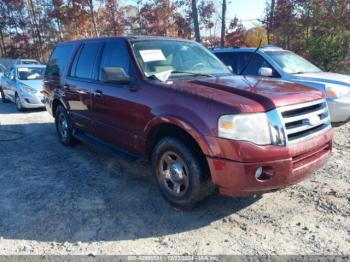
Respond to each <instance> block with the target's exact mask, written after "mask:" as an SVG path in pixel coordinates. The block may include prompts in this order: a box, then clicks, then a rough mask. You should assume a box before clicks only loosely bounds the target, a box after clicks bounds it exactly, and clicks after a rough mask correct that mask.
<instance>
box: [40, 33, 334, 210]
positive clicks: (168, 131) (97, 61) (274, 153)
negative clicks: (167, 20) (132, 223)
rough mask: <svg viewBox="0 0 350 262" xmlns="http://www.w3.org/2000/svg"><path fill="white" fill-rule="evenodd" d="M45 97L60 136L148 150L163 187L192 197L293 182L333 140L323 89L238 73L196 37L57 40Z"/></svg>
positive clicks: (144, 153)
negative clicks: (62, 41)
mask: <svg viewBox="0 0 350 262" xmlns="http://www.w3.org/2000/svg"><path fill="white" fill-rule="evenodd" d="M44 93H45V96H44V100H45V104H46V107H47V110H48V112H50V113H51V114H52V115H53V116H54V117H55V122H56V127H57V132H58V136H59V139H60V141H61V142H62V143H63V144H65V145H71V144H72V143H73V142H74V140H75V139H78V140H84V141H86V140H88V141H91V142H92V141H94V142H96V141H97V142H99V143H100V144H103V145H106V146H109V147H112V148H114V149H115V150H119V151H122V152H124V153H127V154H129V155H131V156H135V157H138V158H144V159H150V160H151V162H152V169H153V173H154V174H155V175H156V177H157V181H158V184H159V188H160V191H161V192H162V194H163V196H164V197H165V198H166V199H167V200H168V201H170V202H171V203H172V204H174V205H176V206H180V207H187V208H189V207H193V206H194V205H195V204H196V203H197V202H198V201H199V200H201V199H203V198H204V197H205V196H207V195H208V194H209V193H210V192H211V191H212V189H213V188H215V187H214V185H215V186H216V187H218V189H219V190H220V192H221V193H223V194H225V195H231V196H242V195H252V194H260V193H264V192H268V191H273V190H276V189H279V188H283V187H286V186H288V185H291V184H293V183H296V182H298V181H300V180H302V179H304V178H305V177H306V176H308V175H310V174H311V173H312V172H313V171H315V170H316V169H318V168H319V167H321V166H322V165H323V164H324V163H325V161H326V159H327V158H328V156H329V155H330V151H331V147H332V131H331V126H330V122H329V114H328V108H327V104H326V102H325V100H324V95H323V93H322V92H320V91H318V90H316V89H311V88H308V87H304V86H301V85H296V84H292V83H290V82H285V81H275V80H270V79H264V78H253V77H242V76H235V75H233V74H232V73H231V71H230V70H229V69H228V68H227V67H226V66H224V65H223V64H222V63H221V62H220V61H219V60H218V59H217V58H216V57H215V56H214V55H213V54H211V53H210V52H209V51H208V50H207V49H205V48H204V47H202V46H201V45H200V44H197V43H195V42H192V41H186V40H181V39H170V38H160V37H114V38H99V39H89V40H79V41H72V42H66V43H61V44H58V45H57V46H56V47H55V48H54V50H53V52H52V54H51V57H50V60H49V62H48V65H47V70H46V76H45V88H44Z"/></svg>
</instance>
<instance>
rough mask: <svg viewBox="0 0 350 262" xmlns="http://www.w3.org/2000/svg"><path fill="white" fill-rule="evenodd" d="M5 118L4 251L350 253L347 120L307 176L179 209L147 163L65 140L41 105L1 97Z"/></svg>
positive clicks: (0, 167) (0, 146)
mask: <svg viewBox="0 0 350 262" xmlns="http://www.w3.org/2000/svg"><path fill="white" fill-rule="evenodd" d="M0 123H1V126H0V130H1V131H0V186H1V190H0V254H2V255H3V254H8V255H10V254H84V255H87V254H95V255H98V254H108V255H111V254H144V255H146V254H148V255H150V254H176V255H182V254H191V255H204V254H208V255H209V254H216V255H217V254H250V255H254V254H342V255H349V254H350V219H349V217H350V208H349V206H350V135H349V134H350V124H347V125H344V126H341V127H338V128H335V129H334V134H335V139H334V151H333V155H332V157H331V159H330V161H329V162H328V164H327V165H326V166H325V167H324V168H323V169H322V170H319V171H318V172H317V173H315V174H314V175H313V176H312V177H311V178H309V179H308V180H306V181H303V182H302V183H300V184H298V185H295V186H293V187H291V188H288V189H285V190H281V191H278V192H275V193H270V194H265V195H263V196H262V197H260V198H229V197H223V196H219V195H214V196H212V197H211V198H210V199H209V200H207V201H205V202H203V203H202V204H201V205H200V206H199V207H198V208H197V209H195V210H193V211H190V212H182V211H179V210H176V209H174V208H172V207H171V206H169V205H168V204H167V203H166V202H165V201H164V200H163V199H162V198H161V196H160V194H159V192H158V190H157V187H156V184H155V181H154V179H153V178H152V176H151V175H150V172H149V168H148V166H147V165H145V164H141V163H137V162H129V161H127V160H123V159H122V158H120V157H118V156H116V155H111V154H107V153H105V152H102V151H97V150H96V149H94V148H93V147H91V146H88V145H85V144H77V145H76V146H74V147H73V148H67V147H64V146H62V145H61V144H60V143H59V142H58V139H57V138H56V133H55V128H54V125H53V119H52V118H51V116H50V115H49V114H48V113H47V112H45V111H40V110H35V111H27V112H25V113H18V112H16V110H15V106H14V105H13V104H0ZM6 131H10V132H6ZM6 140H7V141H6ZM9 140H10V141H9Z"/></svg>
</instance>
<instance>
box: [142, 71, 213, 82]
mask: <svg viewBox="0 0 350 262" xmlns="http://www.w3.org/2000/svg"><path fill="white" fill-rule="evenodd" d="M162 73H167V74H166V75H165V78H164V79H163V77H162ZM172 74H188V75H191V76H205V77H214V75H211V74H205V73H198V72H191V71H181V70H174V71H171V72H167V71H164V72H160V73H156V74H152V75H149V76H147V78H148V79H156V80H160V81H162V82H165V81H167V80H168V78H169V76H170V75H172Z"/></svg>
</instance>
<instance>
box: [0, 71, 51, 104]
mask: <svg viewBox="0 0 350 262" xmlns="http://www.w3.org/2000/svg"><path fill="white" fill-rule="evenodd" d="M44 72H45V66H44V65H33V64H31V65H16V66H14V67H12V68H10V69H9V70H7V71H6V72H5V75H4V76H3V77H2V78H1V83H0V91H1V95H2V96H3V99H2V100H3V102H7V101H12V102H14V103H15V104H16V107H17V109H18V110H19V111H22V110H23V109H25V108H40V107H45V105H44V104H43V103H42V101H41V100H42V98H43V96H42V93H41V91H42V88H43V79H44Z"/></svg>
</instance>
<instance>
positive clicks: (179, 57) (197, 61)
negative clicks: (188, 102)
mask: <svg viewBox="0 0 350 262" xmlns="http://www.w3.org/2000/svg"><path fill="white" fill-rule="evenodd" d="M132 48H133V52H134V54H135V56H136V60H137V62H138V64H139V66H140V68H141V70H142V71H143V73H144V75H145V76H146V77H148V78H151V77H154V76H155V77H157V78H158V77H159V76H160V75H163V76H164V74H166V75H167V77H165V79H164V77H161V78H162V79H163V80H167V79H175V78H176V79H177V78H188V77H191V76H192V77H193V75H197V74H198V75H203V76H204V75H208V76H212V75H215V76H219V75H231V74H232V73H231V72H230V71H229V70H228V68H227V67H226V66H225V65H224V64H223V63H222V62H221V61H220V60H219V59H218V58H217V57H215V55H213V54H212V53H211V52H210V51H208V50H207V49H206V48H204V47H203V46H201V45H200V44H198V43H194V42H187V41H180V40H179V41H176V40H145V41H135V42H133V43H132Z"/></svg>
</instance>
